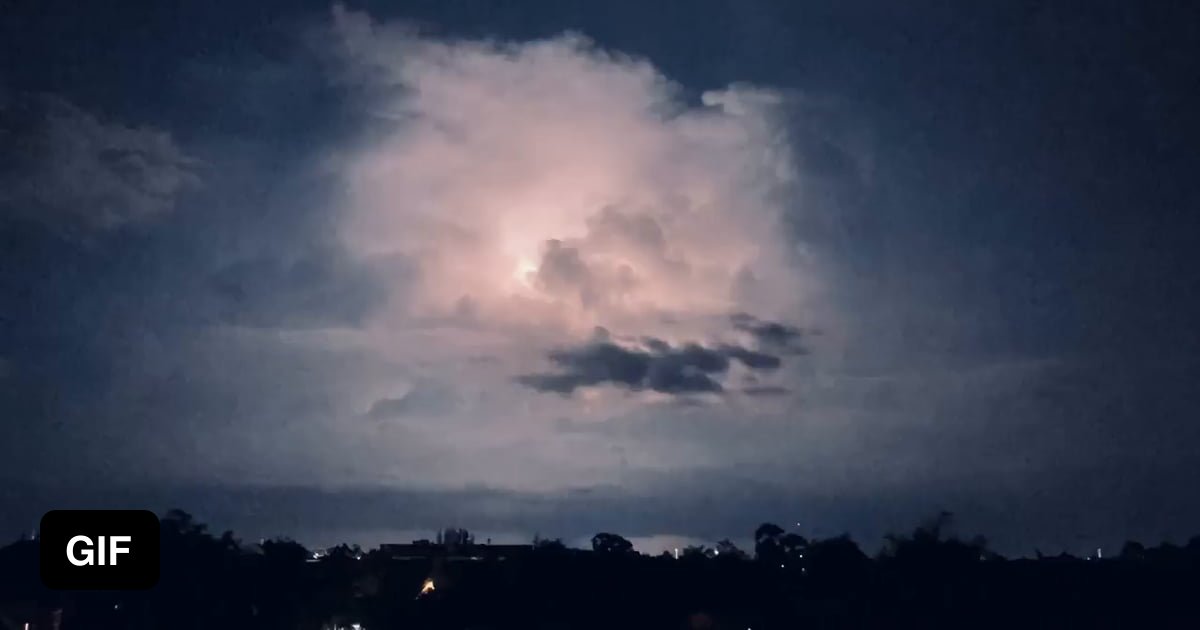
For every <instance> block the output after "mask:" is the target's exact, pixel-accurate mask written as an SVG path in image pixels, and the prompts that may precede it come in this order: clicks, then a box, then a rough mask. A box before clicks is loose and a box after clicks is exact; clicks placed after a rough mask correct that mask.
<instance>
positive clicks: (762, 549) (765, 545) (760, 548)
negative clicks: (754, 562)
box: [754, 523, 786, 564]
mask: <svg viewBox="0 0 1200 630" xmlns="http://www.w3.org/2000/svg"><path fill="white" fill-rule="evenodd" d="M785 533H786V532H784V531H783V528H782V527H780V526H778V525H776V524H774V523H763V524H762V525H759V526H758V528H757V529H755V530H754V557H755V558H757V559H758V560H761V561H763V562H769V563H771V564H779V563H782V562H783V561H784V560H785V559H786V558H785V556H784V552H783V537H784V534H785Z"/></svg>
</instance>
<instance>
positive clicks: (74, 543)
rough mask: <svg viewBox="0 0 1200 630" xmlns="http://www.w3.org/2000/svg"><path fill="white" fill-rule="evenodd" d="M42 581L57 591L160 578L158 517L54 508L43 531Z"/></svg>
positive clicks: (141, 584)
mask: <svg viewBox="0 0 1200 630" xmlns="http://www.w3.org/2000/svg"><path fill="white" fill-rule="evenodd" d="M39 536H40V546H41V549H40V551H41V567H42V583H43V584H45V585H46V588H51V589H56V590H142V589H148V588H152V587H153V586H154V585H155V584H157V583H158V572H159V553H160V551H159V524H158V516H156V515H155V514H154V512H150V511H148V510H53V511H50V512H47V513H46V515H45V516H43V517H42V525H41V530H40V532H39Z"/></svg>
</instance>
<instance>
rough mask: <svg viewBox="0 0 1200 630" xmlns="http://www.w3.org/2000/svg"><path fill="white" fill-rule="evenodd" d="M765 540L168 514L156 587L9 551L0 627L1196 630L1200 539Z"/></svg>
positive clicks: (1, 581)
mask: <svg viewBox="0 0 1200 630" xmlns="http://www.w3.org/2000/svg"><path fill="white" fill-rule="evenodd" d="M756 541H757V543H756V548H755V550H754V552H753V553H743V552H741V551H739V550H737V549H736V548H734V547H732V546H731V545H728V544H724V545H722V546H720V547H719V549H720V553H716V551H717V550H708V549H703V548H693V549H689V550H686V551H685V553H684V554H683V557H681V558H680V559H675V558H673V557H647V556H641V555H638V554H636V553H634V552H632V551H631V550H630V549H629V548H628V546H627V543H625V542H624V540H623V539H621V538H620V537H618V536H612V535H599V536H597V540H596V541H594V542H595V543H596V544H595V549H594V550H593V551H579V550H571V549H566V548H564V547H562V546H561V544H559V543H557V542H556V541H549V542H547V541H541V542H539V543H537V544H535V545H532V546H529V547H525V548H516V547H512V548H510V549H509V550H508V551H507V552H506V553H505V555H504V556H503V557H499V556H496V555H495V554H491V555H489V553H488V552H487V547H486V546H483V545H479V546H474V545H469V544H468V545H463V546H461V547H460V548H458V549H453V548H452V546H450V545H446V546H439V545H432V546H430V547H429V549H428V550H427V552H428V553H426V556H427V557H412V556H413V554H412V553H409V554H408V555H407V556H406V557H404V558H400V557H397V555H396V553H394V552H389V551H387V550H374V551H371V552H366V553H363V552H361V551H359V550H358V549H357V548H349V547H341V548H338V549H336V550H333V552H332V553H330V554H329V555H327V556H324V557H321V558H320V559H319V560H318V559H314V558H313V555H312V554H311V553H310V552H308V551H307V550H305V549H304V548H303V547H301V546H300V545H297V544H295V543H291V542H287V541H268V542H265V543H263V544H262V545H244V544H239V543H238V542H237V541H236V540H235V539H234V538H233V536H232V534H228V533H227V534H226V535H224V536H220V537H216V536H211V535H209V534H207V533H206V532H205V530H204V528H203V527H202V526H200V525H197V524H195V523H194V522H192V521H191V520H190V518H188V517H187V516H186V515H184V514H182V513H172V514H171V515H169V516H168V518H166V519H164V521H163V554H164V556H163V562H162V580H161V582H160V583H159V585H158V587H156V588H155V589H154V590H151V591H146V592H125V593H118V592H90V593H83V592H52V591H47V590H45V589H44V588H42V586H41V583H40V580H39V577H38V568H37V542H36V541H21V542H17V543H14V544H12V545H9V546H8V547H5V548H4V549H2V550H0V628H3V629H7V628H17V629H20V630H26V628H28V629H29V630H36V629H41V628H55V627H57V628H59V629H60V630H76V629H83V628H130V629H133V628H137V629H150V628H169V629H188V628H197V629H199V628H205V629H210V628H220V629H223V630H228V629H240V628H255V629H258V630H261V629H273V628H279V629H289V630H291V629H312V630H318V629H321V628H353V627H355V626H356V625H357V626H358V627H359V628H365V629H367V630H383V629H392V628H395V629H410V628H449V629H460V628H461V629H467V628H480V629H483V628H513V629H517V628H520V629H537V628H619V629H624V628H737V629H747V628H753V629H755V630H760V629H772V628H898V627H904V628H1030V627H1038V628H1051V627H1053V628H1194V627H1200V538H1194V539H1192V542H1191V543H1189V544H1188V545H1187V546H1185V547H1176V546H1171V545H1162V546H1159V547H1155V548H1150V549H1146V548H1143V547H1142V546H1140V545H1138V544H1136V543H1130V544H1127V545H1126V548H1125V549H1124V550H1123V552H1122V554H1121V555H1120V557H1117V558H1111V559H1090V560H1089V559H1080V558H1073V557H1069V556H1056V557H1052V558H1039V559H1036V560H1034V559H1024V560H1005V559H1003V558H999V557H997V556H995V555H994V554H990V553H988V552H987V551H986V548H985V546H984V544H983V543H982V541H978V540H977V541H972V542H963V541H959V540H956V539H953V538H946V537H945V536H943V535H942V533H941V531H940V525H934V526H927V527H925V528H920V529H918V530H917V531H915V532H914V533H913V534H911V535H908V536H902V537H894V538H890V539H889V541H888V544H887V545H886V546H885V548H884V550H883V551H882V552H880V554H879V556H878V557H876V558H869V557H868V556H866V555H865V554H863V553H862V552H861V551H860V550H859V548H858V546H857V545H856V544H854V543H853V542H852V541H850V540H849V539H847V538H836V539H830V540H824V541H808V540H805V539H803V538H802V537H800V536H798V535H795V534H787V533H785V532H783V531H782V530H780V529H779V528H775V527H773V526H769V525H764V526H763V527H760V528H759V530H758V531H757V532H756ZM409 547H411V546H409ZM417 555H420V554H417ZM431 579H432V580H433V582H434V588H433V590H431V591H427V592H425V593H424V594H419V593H421V589H422V586H423V585H424V584H426V582H427V580H431ZM25 624H29V625H28V626H26V625H25Z"/></svg>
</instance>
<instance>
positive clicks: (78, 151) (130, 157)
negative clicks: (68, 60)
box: [0, 96, 200, 231]
mask: <svg viewBox="0 0 1200 630" xmlns="http://www.w3.org/2000/svg"><path fill="white" fill-rule="evenodd" d="M0 138H3V140H4V141H3V142H2V143H0V145H3V146H4V149H2V150H0V162H2V164H0V208H4V209H5V210H6V211H7V212H9V213H11V214H12V215H13V216H20V217H24V218H26V219H32V220H35V221H39V222H42V223H45V224H47V225H49V226H51V227H53V228H56V229H59V230H63V231H79V230H84V231H95V230H101V231H102V230H110V229H114V228H118V227H121V226H124V225H127V224H132V223H139V222H143V221H146V220H149V219H151V218H153V217H156V216H159V215H162V214H165V213H168V212H170V211H171V210H173V209H174V208H175V203H176V199H177V197H178V196H179V195H180V194H181V193H182V192H184V191H185V190H187V189H188V188H191V187H195V186H197V185H198V184H199V183H200V178H199V176H198V174H197V167H198V163H197V161H196V160H195V159H193V158H191V157H189V156H188V155H187V154H186V153H184V152H183V150H181V149H180V148H179V147H178V146H177V145H176V144H175V141H174V140H173V139H172V138H171V136H170V134H168V133H166V132H164V131H160V130H157V129H153V128H150V127H145V126H140V127H130V126H126V125H124V124H121V123H118V122H110V121H104V120H101V119H99V118H97V117H96V116H94V115H92V114H91V113H89V112H86V111H84V110H82V109H80V108H78V107H76V106H75V105H73V104H71V103H70V102H68V101H66V100H63V99H61V98H57V97H51V96H37V97H31V96H21V97H17V98H12V99H8V100H3V99H0Z"/></svg>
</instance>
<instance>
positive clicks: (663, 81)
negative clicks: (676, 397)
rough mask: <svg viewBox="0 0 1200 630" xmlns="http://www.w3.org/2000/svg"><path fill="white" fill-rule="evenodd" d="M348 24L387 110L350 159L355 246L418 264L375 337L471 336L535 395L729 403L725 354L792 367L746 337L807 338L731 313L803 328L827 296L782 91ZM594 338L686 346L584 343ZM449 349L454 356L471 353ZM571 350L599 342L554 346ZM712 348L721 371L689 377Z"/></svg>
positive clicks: (373, 91) (349, 51) (607, 60)
mask: <svg viewBox="0 0 1200 630" xmlns="http://www.w3.org/2000/svg"><path fill="white" fill-rule="evenodd" d="M334 20H335V26H336V32H337V33H338V35H339V37H340V41H341V45H342V51H343V53H344V57H343V61H344V62H345V63H346V66H347V71H346V76H347V77H349V78H351V79H353V80H354V81H356V82H358V84H359V85H360V87H362V88H363V93H364V94H367V95H368V98H370V99H371V102H372V110H373V111H375V112H377V114H378V117H379V119H380V120H379V121H377V123H378V129H379V131H378V133H377V134H376V135H375V136H374V137H373V139H372V140H371V141H369V142H365V143H364V144H363V145H362V146H361V147H360V148H359V149H358V150H356V151H355V152H353V153H352V154H351V155H350V157H349V158H347V159H346V160H345V162H344V163H343V168H344V175H345V182H346V185H347V186H346V188H347V195H346V200H345V207H344V210H343V212H342V223H341V237H342V239H343V242H344V243H345V245H346V247H347V248H348V249H349V250H350V251H351V252H354V253H355V254H356V255H357V256H359V257H360V258H361V259H362V260H366V261H376V262H378V263H379V264H393V263H392V262H391V261H397V260H403V261H406V262H407V263H408V264H411V265H412V266H413V267H414V268H416V269H417V274H416V275H417V279H416V281H415V282H413V281H411V280H410V279H409V278H405V279H404V281H403V282H398V283H397V286H396V287H395V290H394V292H393V294H392V296H391V299H390V302H389V305H388V307H387V308H386V309H384V310H383V312H382V313H380V314H379V316H378V317H377V318H376V320H375V322H374V325H375V326H376V327H377V328H378V329H380V330H384V331H387V332H381V333H379V335H380V341H379V342H378V343H379V345H387V343H388V339H389V338H394V336H395V334H396V333H395V331H396V330H397V329H400V330H403V329H411V328H413V327H414V326H417V325H423V326H429V325H431V323H436V325H438V326H443V327H445V326H452V327H457V328H459V329H473V330H475V331H476V333H481V332H482V333H483V334H492V335H494V336H495V337H494V338H497V339H500V340H501V342H500V343H502V344H503V343H504V342H503V340H505V339H508V340H510V341H511V342H512V343H513V344H514V345H518V344H519V345H520V347H519V348H517V349H515V350H513V351H512V352H509V353H508V355H509V356H508V358H509V359H513V360H515V359H516V357H518V356H519V357H520V359H519V360H517V361H516V365H510V368H511V369H514V370H517V371H518V372H524V373H525V374H526V376H525V377H523V378H522V379H521V382H522V383H524V384H525V385H529V386H531V387H534V388H535V389H538V390H543V391H559V392H572V391H574V390H575V389H576V388H577V387H580V386H591V385H600V384H618V385H622V386H626V387H630V388H634V389H642V388H647V389H652V390H657V391H663V392H675V391H720V390H721V389H722V386H721V384H720V382H719V381H718V380H716V379H718V378H721V377H722V376H723V375H724V374H725V373H726V371H727V370H726V369H725V368H726V366H725V363H727V362H728V361H729V359H730V358H732V359H736V360H737V361H739V362H741V363H742V364H743V365H745V366H747V367H748V368H749V369H756V370H761V369H774V368H776V367H778V366H779V358H778V357H777V356H775V355H771V354H763V353H759V352H757V351H755V350H753V349H752V348H749V347H745V346H744V345H743V343H742V342H743V341H746V340H747V339H746V337H747V333H749V335H748V336H749V339H748V341H750V342H751V343H753V344H755V345H763V343H762V342H776V341H780V342H786V343H791V342H792V341H794V339H792V337H797V338H798V336H799V333H798V331H797V330H796V329H794V328H791V327H786V326H785V327H781V328H778V329H771V328H766V327H764V326H766V322H763V321H759V320H753V319H752V320H744V321H743V320H739V319H736V318H735V319H734V320H732V321H731V320H730V318H729V315H730V314H731V313H736V312H752V313H755V314H759V315H761V316H763V317H770V318H773V319H775V318H777V319H781V320H798V319H803V318H804V317H805V316H806V313H805V311H804V306H805V302H806V300H807V299H808V298H809V296H810V290H811V289H812V288H813V287H815V286H816V284H817V278H816V277H815V275H814V274H812V273H808V272H805V271H804V270H803V269H802V268H801V267H800V266H799V265H798V263H797V261H796V260H795V256H794V254H793V250H792V243H790V242H789V240H788V238H786V237H785V236H784V235H785V234H787V233H788V230H786V229H785V213H786V212H789V211H795V209H794V208H789V202H790V201H792V200H794V198H793V197H792V195H793V193H794V188H795V186H796V184H797V181H798V177H797V174H796V172H795V168H794V164H793V160H792V156H791V152H790V149H789V145H788V139H787V135H786V133H785V130H784V128H783V127H782V125H781V124H780V114H781V111H780V107H781V106H782V104H783V103H784V99H783V97H782V96H781V95H780V94H776V93H774V92H771V91H769V90H761V89H754V88H750V87H745V86H736V87H731V88H729V89H727V90H722V91H713V92H707V93H704V94H702V95H701V97H700V99H699V100H698V102H697V101H696V100H694V99H692V98H689V97H688V96H687V95H686V94H685V93H684V91H683V90H682V89H681V88H680V87H679V86H677V85H676V84H674V83H672V82H671V81H670V80H669V79H667V78H666V77H664V76H663V75H662V74H660V73H659V72H658V71H657V70H656V69H655V68H654V67H653V66H651V65H650V64H649V63H647V62H645V61H642V60H637V59H632V58H628V57H625V56H622V55H618V54H614V53H610V52H607V51H605V50H602V49H599V48H597V47H596V46H594V45H593V44H592V43H591V42H590V41H588V40H587V39H584V38H582V37H579V36H574V35H565V36H562V37H558V38H554V39H548V40H543V41H533V42H527V43H495V42H477V41H451V40H437V39H428V38H422V37H419V36H417V35H414V34H413V33H411V32H410V31H407V30H403V29H397V28H396V27H393V26H389V25H381V24H377V23H374V22H373V21H372V20H371V19H370V18H368V17H367V16H365V15H363V14H360V13H354V12H350V11H347V10H344V9H342V8H340V7H338V8H335V11H334ZM777 326H784V325H782V324H777ZM596 327H604V328H606V329H608V330H611V331H613V334H614V335H616V336H618V337H630V338H636V337H645V336H650V337H654V338H656V339H658V340H660V341H661V342H662V343H663V344H670V345H669V346H667V347H668V348H672V347H673V346H678V348H679V349H674V348H672V349H668V350H660V351H655V350H653V349H647V348H630V346H629V345H628V344H623V343H622V344H618V343H613V342H608V343H606V344H598V345H587V344H586V339H587V336H588V335H589V334H590V333H591V331H592V330H593V329H594V328H596ZM770 335H774V336H775V337H774V338H768V337H769V336H770ZM781 336H782V337H781ZM784 337H786V338H784ZM531 339H532V340H533V341H532V343H531V341H530V340H531ZM443 341H444V344H443V347H444V348H446V353H447V354H453V353H454V350H453V347H454V345H455V344H459V345H463V346H466V345H469V344H465V343H463V342H462V336H461V335H460V334H457V333H446V335H445V337H444V338H443ZM571 344H584V345H579V346H578V347H576V348H575V349H574V350H559V351H557V352H554V353H550V354H548V355H546V353H547V352H549V351H550V350H551V348H552V347H554V348H561V347H564V345H565V346H570V345H571ZM689 344H690V345H689ZM781 349H782V348H781ZM463 351H464V352H465V351H467V349H465V348H464V350H463ZM700 351H702V353H708V354H711V356H713V357H716V358H718V359H719V360H720V361H722V362H724V363H723V364H722V365H721V366H720V368H719V369H704V367H702V366H697V365H691V364H690V362H689V360H688V359H687V358H686V357H689V356H691V355H689V354H688V353H692V354H696V353H697V352H700ZM543 355H545V356H543ZM696 356H698V355H696ZM543 358H548V359H549V361H550V363H551V364H552V365H556V366H557V367H559V368H565V369H566V372H565V374H552V373H549V372H545V371H543V369H542V368H540V367H539V366H538V362H540V361H541V360H542V359H543ZM691 358H695V357H691ZM606 359H613V360H614V361H615V363H613V364H611V365H608V366H606V367H603V369H601V367H602V366H601V365H600V364H601V363H605V360H606ZM626 359H627V361H626ZM680 362H682V363H680ZM509 363H510V364H511V363H513V361H509ZM617 364H628V366H630V367H631V369H635V370H636V371H637V373H636V374H635V373H625V372H622V370H619V369H616V367H618V366H617ZM677 364H678V365H677ZM672 366H674V367H672ZM706 366H707V367H713V366H709V365H707V364H706ZM685 368H686V369H685ZM693 368H696V369H695V370H694V369H693ZM606 370H615V371H606ZM600 372H604V373H605V374H606V375H607V376H602V375H601V374H600Z"/></svg>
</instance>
